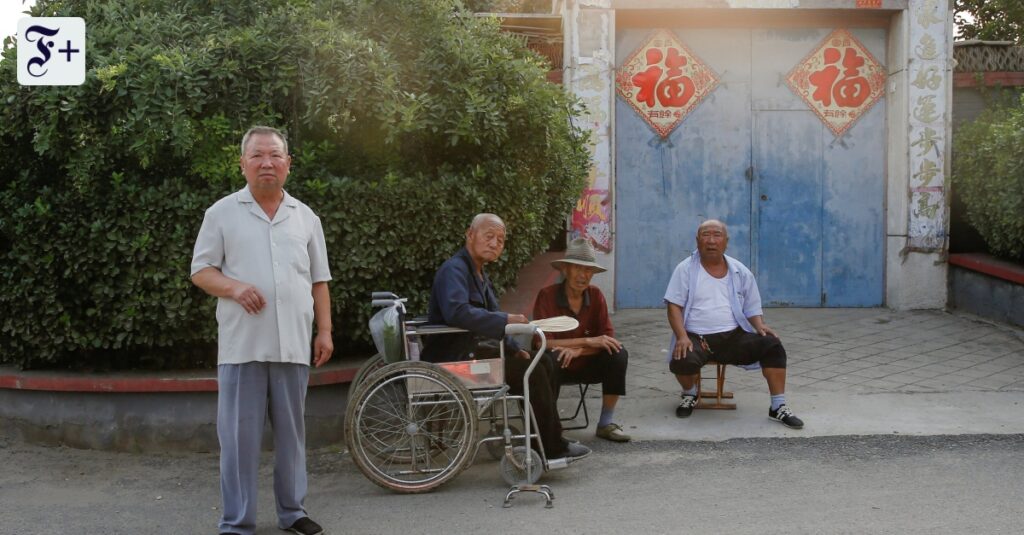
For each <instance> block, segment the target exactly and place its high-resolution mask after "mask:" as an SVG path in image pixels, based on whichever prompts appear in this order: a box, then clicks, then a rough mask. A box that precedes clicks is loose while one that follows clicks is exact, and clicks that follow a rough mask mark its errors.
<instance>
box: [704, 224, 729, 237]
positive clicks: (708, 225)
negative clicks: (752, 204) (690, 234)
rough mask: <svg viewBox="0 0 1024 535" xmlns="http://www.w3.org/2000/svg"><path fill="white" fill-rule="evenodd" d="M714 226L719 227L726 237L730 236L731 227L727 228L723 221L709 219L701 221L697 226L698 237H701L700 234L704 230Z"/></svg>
mask: <svg viewBox="0 0 1024 535" xmlns="http://www.w3.org/2000/svg"><path fill="white" fill-rule="evenodd" d="M713 228H717V229H718V230H720V231H721V232H722V235H723V236H725V237H726V238H728V237H729V229H727V228H725V223H722V222H721V221H719V220H717V219H708V220H707V221H705V222H703V223H701V224H700V226H698V227H697V237H698V238H700V234H701V233H702V232H704V230H705V229H713Z"/></svg>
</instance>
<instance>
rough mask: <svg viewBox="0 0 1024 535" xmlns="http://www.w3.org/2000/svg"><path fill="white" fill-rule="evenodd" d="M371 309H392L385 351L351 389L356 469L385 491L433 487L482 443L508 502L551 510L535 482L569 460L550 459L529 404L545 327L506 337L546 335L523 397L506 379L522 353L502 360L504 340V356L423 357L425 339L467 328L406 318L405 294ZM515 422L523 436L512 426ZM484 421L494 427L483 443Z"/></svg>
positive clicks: (384, 297)
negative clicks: (537, 498)
mask: <svg viewBox="0 0 1024 535" xmlns="http://www.w3.org/2000/svg"><path fill="white" fill-rule="evenodd" d="M372 305H373V306H374V307H375V308H383V309H385V310H387V309H388V308H390V307H394V310H393V311H391V312H389V315H388V316H387V317H388V318H389V321H390V323H389V324H387V325H386V326H385V327H384V328H383V330H381V329H377V331H382V332H375V333H374V339H375V342H378V340H382V342H381V343H379V344H378V347H379V349H381V354H379V355H375V356H374V358H372V359H370V360H368V361H367V363H366V364H364V366H363V368H361V369H360V370H359V373H357V374H356V379H355V380H354V382H353V384H352V385H351V386H350V394H349V403H348V407H347V408H346V414H345V442H346V444H347V446H348V450H349V452H350V453H351V455H352V459H353V461H354V462H355V464H356V466H357V467H358V468H359V469H360V471H362V472H363V474H364V475H365V476H366V477H367V478H368V479H370V480H371V481H373V482H374V483H376V484H377V485H379V486H382V487H384V488H388V489H391V490H394V491H397V492H402V493H415V492H427V491H430V490H433V489H435V488H437V487H440V486H441V485H443V484H445V483H447V482H448V481H450V480H451V479H453V478H454V477H455V476H456V475H457V474H458V473H459V472H461V471H462V470H464V469H465V468H466V467H468V466H469V465H470V464H472V462H473V460H474V459H475V457H476V455H477V453H478V452H479V449H480V446H481V445H485V449H486V450H487V452H488V453H489V454H490V456H491V457H492V458H495V459H496V460H499V461H500V466H499V470H500V472H501V475H502V478H503V479H504V480H505V481H506V483H508V484H509V485H510V489H509V491H508V493H507V494H506V495H505V501H504V504H503V506H504V507H511V505H512V504H511V501H512V499H513V498H514V497H515V496H516V495H517V494H519V493H522V492H534V493H538V494H541V495H542V496H544V498H545V507H547V508H550V507H552V506H553V504H552V500H553V499H554V493H553V492H552V490H551V487H550V486H548V485H543V484H537V482H538V480H539V478H540V476H541V475H542V473H543V472H546V471H548V470H554V469H559V468H565V467H566V466H568V465H569V461H568V460H567V459H564V458H563V459H548V458H547V456H546V453H545V451H544V446H543V444H542V443H541V441H540V437H539V433H538V432H537V431H536V429H537V422H536V416H535V415H534V413H533V410H532V407H531V405H530V386H529V385H530V381H529V379H530V376H531V375H532V374H533V372H534V370H535V369H536V367H537V364H538V363H539V362H540V359H541V358H544V351H545V349H546V347H547V340H546V338H545V336H544V332H543V330H541V329H540V328H538V327H537V326H535V325H530V324H519V325H508V326H507V327H506V329H505V334H506V335H508V336H529V337H530V338H531V339H532V337H533V336H534V335H540V337H539V338H540V340H541V343H540V349H539V350H538V351H537V352H536V354H535V355H534V356H533V358H532V361H531V362H530V365H529V366H528V367H527V369H526V371H525V372H524V377H523V395H522V396H516V395H511V394H509V385H508V384H507V382H506V381H505V377H504V369H505V368H504V359H505V358H516V357H515V356H506V354H505V347H504V346H505V344H504V343H499V344H498V348H499V352H498V358H483V359H476V360H467V361H457V362H444V363H429V362H423V361H419V360H418V357H419V349H420V344H421V343H422V342H423V340H424V338H428V337H430V336H433V335H438V334H450V333H462V332H468V331H466V330H464V329H459V328H455V327H450V326H447V325H430V324H428V323H427V322H426V321H425V320H423V319H412V320H409V319H406V317H405V315H406V310H405V299H403V298H400V297H398V296H397V295H395V294H393V293H391V292H374V293H373V300H372ZM394 312H397V314H395V313H394ZM373 323H374V322H373V321H371V324H373ZM377 325H378V327H379V326H380V322H377ZM387 337H391V338H387ZM514 409H518V410H514ZM516 412H517V413H518V415H516V414H514V413H516ZM517 418H518V419H520V420H521V421H522V426H523V432H522V433H520V432H519V431H518V430H517V429H516V428H515V426H514V425H513V424H512V421H513V420H515V419H517ZM481 422H485V423H486V424H487V425H488V432H487V434H486V436H484V437H482V438H479V439H478V426H479V424H480V423H481ZM534 442H535V443H536V444H537V448H534V447H532V444H533V443H534Z"/></svg>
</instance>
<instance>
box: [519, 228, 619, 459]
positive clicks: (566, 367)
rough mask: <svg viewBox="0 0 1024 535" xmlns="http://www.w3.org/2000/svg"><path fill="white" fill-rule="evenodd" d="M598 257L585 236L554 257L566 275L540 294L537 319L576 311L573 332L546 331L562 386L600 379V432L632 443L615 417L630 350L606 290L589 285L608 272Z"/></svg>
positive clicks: (536, 313)
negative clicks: (617, 327) (620, 333)
mask: <svg viewBox="0 0 1024 535" xmlns="http://www.w3.org/2000/svg"><path fill="white" fill-rule="evenodd" d="M595 260H596V255H595V254H594V247H593V246H592V245H591V244H590V242H588V241H587V240H585V239H582V238H577V239H575V240H573V241H572V243H570V244H569V246H568V247H567V248H566V251H565V258H562V259H560V260H554V261H552V262H551V267H553V268H555V269H557V270H559V271H561V272H562V275H563V276H564V277H565V280H564V281H563V282H561V283H559V284H554V285H551V286H548V287H547V288H544V289H542V290H541V291H540V292H538V293H537V300H536V301H535V302H534V305H533V319H535V320H537V319H544V318H551V317H555V316H572V317H574V318H576V319H577V320H578V321H579V322H580V325H579V327H577V328H576V329H574V330H572V331H568V332H559V333H546V334H547V337H548V347H550V348H551V351H552V354H554V355H555V356H556V358H557V361H558V365H557V370H558V371H557V376H558V383H559V386H560V385H561V384H563V383H587V384H591V383H601V393H602V397H601V418H600V419H599V420H598V422H597V432H596V435H597V436H598V437H599V438H603V439H606V440H611V441H613V442H628V441H629V440H630V438H631V437H630V436H629V435H627V434H626V433H624V432H622V426H620V425H619V424H617V423H614V422H612V416H613V415H614V414H615V404H616V403H618V401H619V396H623V395H625V394H626V366H627V364H628V361H629V354H628V353H626V349H625V348H623V347H622V343H621V342H619V341H618V340H616V339H615V330H614V329H613V328H612V322H611V320H610V319H608V305H607V304H606V303H605V300H604V295H602V294H601V290H599V289H597V287H595V286H591V285H590V279H591V278H593V277H594V274H596V273H601V272H603V271H605V269H604V268H603V267H601V266H600V265H598V264H597V262H595ZM556 392H557V391H556Z"/></svg>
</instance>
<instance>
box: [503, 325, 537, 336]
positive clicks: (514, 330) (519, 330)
mask: <svg viewBox="0 0 1024 535" xmlns="http://www.w3.org/2000/svg"><path fill="white" fill-rule="evenodd" d="M536 330H537V326H536V325H532V324H529V323H509V324H508V325H506V326H505V334H507V335H509V336H517V335H520V334H533V333H534V332H535V331H536Z"/></svg>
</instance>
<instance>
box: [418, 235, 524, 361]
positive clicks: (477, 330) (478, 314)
mask: <svg viewBox="0 0 1024 535" xmlns="http://www.w3.org/2000/svg"><path fill="white" fill-rule="evenodd" d="M428 315H429V318H428V321H429V322H430V323H432V324H445V325H448V326H451V327H459V328H461V329H466V330H468V331H471V333H457V334H438V335H434V336H430V337H428V338H427V339H426V340H425V342H426V347H425V348H424V349H423V353H422V354H421V357H420V358H422V359H423V360H425V361H428V362H451V361H456V360H467V359H471V358H474V357H477V356H481V357H482V356H484V355H478V354H477V353H478V352H479V349H478V347H477V339H478V338H486V339H490V340H501V339H502V338H503V337H504V336H505V326H506V325H508V314H506V313H504V312H501V311H499V310H498V297H497V296H496V295H495V293H494V287H493V286H491V280H490V279H489V278H488V277H487V273H486V272H485V273H484V274H483V280H481V279H479V278H477V277H476V273H475V272H474V270H473V259H472V257H470V256H469V251H468V250H466V248H465V247H463V248H462V249H460V250H459V252H458V253H455V256H453V257H451V258H449V259H448V260H446V261H445V263H444V264H441V267H440V268H438V270H437V274H436V275H434V285H433V286H432V287H431V288H430V305H429V308H428ZM474 335H476V336H474ZM518 350H519V348H518V346H517V345H516V344H515V343H514V342H512V340H511V339H508V340H506V341H505V351H506V352H509V351H511V352H512V353H514V352H516V351H518ZM494 351H495V352H496V351H497V346H496V345H495V349H494ZM486 356H487V357H488V358H492V357H496V356H497V355H486ZM507 356H511V354H510V353H507Z"/></svg>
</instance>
